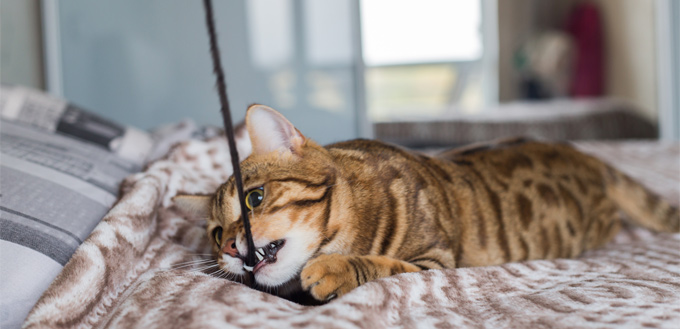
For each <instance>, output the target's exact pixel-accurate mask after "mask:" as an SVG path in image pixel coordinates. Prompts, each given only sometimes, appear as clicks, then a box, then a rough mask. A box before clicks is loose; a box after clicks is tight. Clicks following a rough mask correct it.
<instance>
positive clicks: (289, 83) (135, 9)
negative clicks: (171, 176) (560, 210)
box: [0, 0, 680, 147]
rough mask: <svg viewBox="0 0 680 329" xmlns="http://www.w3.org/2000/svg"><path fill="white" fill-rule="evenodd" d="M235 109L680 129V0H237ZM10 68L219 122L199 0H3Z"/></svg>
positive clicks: (5, 64)
mask: <svg viewBox="0 0 680 329" xmlns="http://www.w3.org/2000/svg"><path fill="white" fill-rule="evenodd" d="M215 14H216V20H217V27H218V33H219V42H220V46H221V49H222V55H223V61H224V66H225V69H226V75H227V80H228V87H229V97H230V100H231V104H232V111H233V112H234V116H235V117H236V118H235V119H236V120H240V119H242V118H243V116H244V113H245V109H246V107H247V105H249V104H251V103H262V104H266V105H270V106H272V107H274V108H276V109H277V110H279V111H281V112H282V113H283V114H284V115H286V116H287V117H288V118H289V119H290V120H291V121H292V122H293V123H294V124H295V125H296V126H297V127H298V128H299V129H300V130H301V131H302V132H303V133H304V134H306V135H308V136H310V137H312V138H313V139H315V140H317V141H319V142H321V143H330V142H334V141H339V140H345V139H350V138H356V137H371V138H379V139H383V140H387V141H391V142H396V143H400V144H403V145H407V146H412V147H433V146H444V145H459V144H464V143H469V142H474V141H479V140H486V139H490V138H497V137H505V136H509V135H516V134H530V135H536V136H539V137H545V138H553V139H621V138H662V139H672V140H678V139H680V22H679V17H680V1H676V0H590V1H585V0H457V1H454V0H324V1H318V0H317V1H315V0H248V1H244V0H229V1H215ZM0 32H1V35H0V48H1V53H0V77H1V81H2V83H3V84H12V85H23V86H28V87H32V88H36V89H41V90H45V91H46V92H48V93H51V94H53V95H56V96H59V97H62V98H65V99H67V100H68V101H69V102H72V103H74V104H77V105H78V106H80V107H82V108H84V109H87V110H89V111H92V112H95V113H98V114H100V115H102V116H104V117H106V118H109V119H112V120H114V121H118V122H121V123H124V124H127V125H132V126H136V127H140V128H143V129H150V128H153V127H157V126H159V125H162V124H167V123H173V122H178V121H180V120H182V119H184V118H191V119H192V120H194V121H195V122H196V123H198V124H199V125H204V124H212V125H218V126H219V125H220V123H221V119H220V116H219V110H218V109H219V106H218V99H217V96H216V93H215V88H214V81H215V80H214V76H213V73H212V64H211V62H210V56H209V53H208V39H207V34H206V28H205V22H204V12H203V7H202V4H201V2H200V1H184V0H145V1H138V0H117V1H105V2H104V1H87V0H68V1H56V0H43V1H39V0H0Z"/></svg>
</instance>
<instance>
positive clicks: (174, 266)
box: [170, 259, 215, 270]
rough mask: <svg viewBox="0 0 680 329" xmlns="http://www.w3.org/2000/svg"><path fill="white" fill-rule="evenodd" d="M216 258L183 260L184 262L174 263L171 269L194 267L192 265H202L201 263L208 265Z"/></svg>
mask: <svg viewBox="0 0 680 329" xmlns="http://www.w3.org/2000/svg"><path fill="white" fill-rule="evenodd" d="M214 261H215V260H213V259H204V260H196V261H189V262H183V263H178V264H174V265H173V266H172V267H170V268H171V269H175V270H176V269H181V268H186V267H192V266H201V265H206V264H210V263H211V262H214Z"/></svg>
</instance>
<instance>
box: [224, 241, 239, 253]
mask: <svg viewBox="0 0 680 329" xmlns="http://www.w3.org/2000/svg"><path fill="white" fill-rule="evenodd" d="M222 252H223V253H225V254H227V255H229V256H231V257H238V256H237V255H238V249H236V239H229V240H227V241H226V242H224V247H222Z"/></svg>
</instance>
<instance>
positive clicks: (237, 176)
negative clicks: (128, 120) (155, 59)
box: [203, 0, 257, 287]
mask: <svg viewBox="0 0 680 329" xmlns="http://www.w3.org/2000/svg"><path fill="white" fill-rule="evenodd" d="M203 6H204V8H205V20H206V24H207V25H208V35H209V36H210V54H211V55H212V61H213V70H214V72H215V75H216V77H217V92H218V94H219V96H220V105H221V108H220V110H221V112H222V119H223V120H224V131H225V133H226V135H227V141H228V142H229V151H230V153H231V165H232V167H233V168H234V180H235V181H236V193H238V199H239V203H240V204H241V220H242V221H243V228H244V229H245V231H246V241H247V243H248V254H247V255H246V262H245V264H244V265H243V268H244V269H245V270H246V271H247V272H248V273H249V274H250V286H251V287H254V286H255V275H254V274H253V267H254V266H255V264H256V263H257V262H256V261H255V244H254V243H253V235H252V233H251V232H250V221H249V220H248V208H246V199H245V196H244V194H243V180H242V178H241V167H240V166H239V162H238V159H239V157H238V150H236V142H235V140H234V126H233V124H232V122H231V110H230V108H229V100H228V99H227V83H226V82H225V79H224V71H223V70H222V63H221V62H220V49H219V48H218V46H217V34H216V33H215V20H214V19H213V7H212V1H211V0H203Z"/></svg>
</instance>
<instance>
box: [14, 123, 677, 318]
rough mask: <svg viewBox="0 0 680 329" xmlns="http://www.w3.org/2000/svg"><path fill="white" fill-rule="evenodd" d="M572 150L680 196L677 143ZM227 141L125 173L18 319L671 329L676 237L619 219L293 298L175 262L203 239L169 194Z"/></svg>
mask: <svg viewBox="0 0 680 329" xmlns="http://www.w3.org/2000/svg"><path fill="white" fill-rule="evenodd" d="M576 145H577V147H579V148H580V149H582V150H583V151H585V152H588V153H592V154H594V155H596V156H598V157H600V158H602V159H603V160H605V161H607V162H609V163H611V164H613V165H614V166H616V167H618V168H619V169H621V170H622V171H624V172H626V173H628V174H629V175H630V176H632V177H634V178H636V179H638V180H640V181H642V182H643V183H644V184H645V185H647V186H648V187H649V188H650V189H652V190H654V191H655V192H657V193H659V194H661V195H662V196H664V197H665V198H666V199H668V200H670V201H671V202H672V203H673V204H675V205H678V203H679V202H678V200H679V199H680V144H679V143H677V142H670V143H663V142H654V141H626V142H579V143H576ZM228 163H229V161H228V150H227V147H226V142H225V141H224V138H223V137H220V136H217V137H213V138H208V139H204V140H199V139H194V140H189V141H185V142H182V143H179V144H177V145H176V146H175V147H174V148H173V149H172V150H171V151H170V152H169V153H168V154H167V155H166V156H164V157H162V158H161V159H160V160H157V161H155V162H153V163H151V164H149V165H147V167H146V169H145V170H144V171H143V172H140V173H137V174H134V175H131V176H129V177H128V178H126V179H125V180H124V182H123V184H122V186H121V194H120V198H119V200H118V201H117V202H116V203H115V205H114V206H113V208H112V209H111V210H110V211H109V212H108V214H107V215H106V216H105V217H104V219H103V220H102V221H101V223H99V224H98V225H97V226H96V228H95V229H94V231H93V232H92V234H90V236H89V237H88V238H87V239H86V240H85V241H84V242H83V244H82V245H80V247H79V248H78V249H77V250H76V252H75V254H74V255H73V257H72V258H71V259H70V261H69V262H68V263H67V264H66V265H65V267H64V269H63V270H62V271H61V273H60V274H59V275H58V276H57V278H56V280H55V281H54V282H53V283H52V284H51V285H50V286H49V288H48V289H47V291H46V292H45V293H44V294H43V295H42V297H41V298H40V300H39V301H38V303H37V304H36V305H35V307H34V308H33V309H32V310H31V312H30V313H29V315H28V317H27V319H26V322H25V323H24V327H25V328H71V327H80V328H133V327H141V328H229V327H234V328H288V327H311V328H320V327H322V328H380V327H402V328H412V327H423V328H431V327H438V328H449V327H471V328H478V327H488V328H502V327H506V328H575V327H579V328H584V327H592V328H621V327H630V328H677V325H678V323H680V234H659V233H652V232H649V231H646V230H643V229H639V228H635V227H629V226H626V227H625V228H624V229H623V230H622V231H621V232H620V233H619V234H618V235H617V236H616V238H615V240H614V241H612V242H611V243H609V244H607V245H606V246H605V247H603V248H601V249H598V250H593V251H589V252H586V253H584V254H583V255H582V256H581V257H579V258H578V259H557V260H537V261H527V262H520V263H510V264H505V265H500V266H489V267H479V268H461V269H449V270H430V271H425V272H419V273H408V274H400V275H396V276H392V277H388V278H384V279H380V280H376V281H373V282H369V283H367V284H365V285H363V286H361V287H359V288H357V289H355V290H353V291H352V292H350V293H349V294H347V295H345V296H342V297H340V298H338V299H335V300H333V301H332V302H330V303H328V304H326V305H322V306H302V305H298V304H295V303H292V302H289V301H287V300H284V299H281V298H278V297H275V296H273V295H270V294H268V293H265V292H260V291H255V290H252V289H250V288H248V287H246V286H244V285H242V284H239V283H234V282H231V281H228V280H225V279H222V278H217V277H213V276H210V275H208V274H206V273H203V272H201V271H199V270H197V268H196V267H192V266H185V267H183V264H186V262H189V261H192V260H197V259H201V258H203V257H205V254H207V253H209V250H210V247H209V245H208V242H207V240H206V237H205V231H204V228H203V226H202V225H203V224H202V223H201V222H193V221H190V220H188V219H187V218H184V217H183V216H182V215H181V214H180V213H179V212H178V211H177V210H176V209H175V208H174V207H173V204H172V202H171V197H172V196H174V195H176V194H177V193H209V192H212V191H213V190H214V189H215V188H216V187H217V186H218V184H219V183H221V182H222V181H223V180H225V179H226V178H227V177H228V176H229V173H230V168H228V165H226V164H228Z"/></svg>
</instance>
